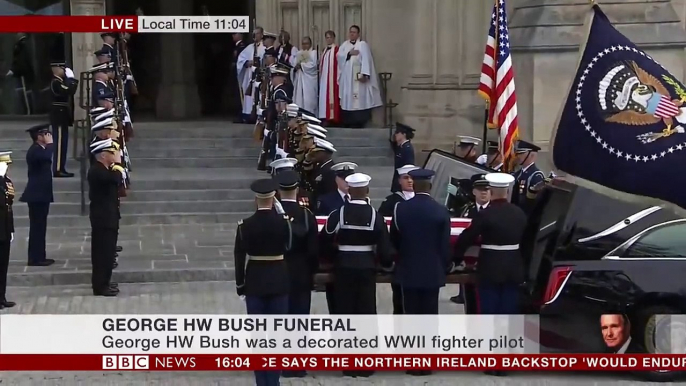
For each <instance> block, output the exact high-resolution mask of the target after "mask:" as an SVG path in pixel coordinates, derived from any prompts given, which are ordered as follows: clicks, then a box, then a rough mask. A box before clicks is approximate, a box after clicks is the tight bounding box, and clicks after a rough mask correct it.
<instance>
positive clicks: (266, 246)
mask: <svg viewBox="0 0 686 386" xmlns="http://www.w3.org/2000/svg"><path fill="white" fill-rule="evenodd" d="M277 188H278V183H277V182H276V181H274V180H273V179H262V180H257V181H255V182H253V183H252V185H251V186H250V189H251V190H252V191H253V192H255V198H256V201H257V211H256V212H255V213H254V214H253V215H252V216H250V217H248V218H246V219H244V220H241V221H239V222H238V229H237V230H236V242H235V244H234V261H235V267H236V292H237V293H238V295H239V296H245V305H246V308H247V312H248V315H285V314H288V293H289V291H290V276H289V274H288V266H287V263H286V260H285V258H284V255H285V254H286V253H287V252H288V251H289V250H290V249H291V242H292V232H291V221H290V219H289V217H288V215H281V214H278V213H276V212H275V211H274V210H273V209H272V208H273V206H274V196H276V190H277ZM280 376H281V373H280V372H279V371H255V381H256V384H257V385H259V386H262V385H264V386H272V385H279V378H280Z"/></svg>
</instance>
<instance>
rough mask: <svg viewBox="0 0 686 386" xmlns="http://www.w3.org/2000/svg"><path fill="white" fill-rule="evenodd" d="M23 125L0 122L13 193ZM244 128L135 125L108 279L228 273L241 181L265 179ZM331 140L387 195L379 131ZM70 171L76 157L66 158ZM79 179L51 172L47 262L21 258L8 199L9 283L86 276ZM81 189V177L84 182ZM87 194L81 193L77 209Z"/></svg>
mask: <svg viewBox="0 0 686 386" xmlns="http://www.w3.org/2000/svg"><path fill="white" fill-rule="evenodd" d="M23 126H26V127H28V126H29V125H21V129H17V127H19V126H18V125H14V126H13V124H9V125H3V126H2V127H0V138H3V143H2V144H0V147H3V146H4V147H3V148H2V149H0V150H4V149H10V150H14V151H15V154H14V159H15V163H14V164H13V165H12V168H11V169H10V174H9V175H10V177H11V178H12V180H13V181H14V183H15V186H16V190H17V193H18V194H17V195H18V196H20V195H21V193H22V192H23V190H24V187H25V185H26V179H27V177H26V165H25V162H23V158H24V157H25V153H26V150H27V149H28V147H29V145H30V140H29V139H28V138H27V137H26V135H25V133H24V132H23V130H24V129H25V127H23ZM251 134H252V127H251V126H248V125H234V124H230V123H224V122H173V123H167V122H152V123H143V124H139V125H136V137H135V138H134V139H133V140H132V141H131V142H130V144H129V145H130V146H129V152H130V155H131V157H132V159H133V172H132V185H131V190H130V191H129V194H128V196H127V197H125V198H123V199H122V208H121V211H122V218H121V221H120V230H119V239H118V244H119V245H121V246H123V247H124V251H123V253H121V256H120V259H119V267H118V268H117V270H116V271H115V272H114V279H113V280H115V281H119V282H148V281H189V280H230V279H232V278H233V244H234V240H235V231H236V227H237V222H238V221H239V220H240V219H243V218H245V217H248V216H250V215H251V214H252V212H253V211H254V207H255V204H254V198H253V193H252V192H251V191H250V189H249V187H250V184H251V183H252V182H253V181H254V180H255V179H258V178H268V175H267V174H266V173H264V172H259V171H257V170H256V166H257V165H256V163H257V154H258V151H259V146H258V144H257V143H256V142H255V141H254V140H253V139H252V138H251ZM328 139H329V140H330V141H331V142H332V143H333V144H334V146H335V147H337V148H338V149H339V152H338V153H337V154H335V157H334V159H335V161H336V162H342V161H352V162H355V163H357V164H358V165H360V171H362V172H364V173H367V174H369V175H370V176H371V177H372V182H371V192H370V195H371V197H372V200H373V205H374V206H375V207H378V205H379V204H380V202H381V201H382V200H383V198H384V197H385V196H386V195H388V193H389V192H388V191H389V187H390V182H391V176H392V175H393V167H392V165H393V158H392V153H391V150H390V146H389V145H388V131H387V130H382V129H362V130H360V129H338V128H331V129H329V135H328ZM68 167H69V168H70V170H71V171H72V172H77V171H78V163H77V162H75V161H71V160H70V161H69V165H68ZM81 184H82V182H81V179H80V177H79V176H78V175H77V176H76V177H75V178H69V179H55V180H54V191H55V202H54V203H53V204H52V205H51V208H50V216H49V218H48V238H47V242H48V248H47V251H48V257H49V258H53V259H55V260H57V263H56V264H55V265H53V266H51V267H26V266H25V261H26V250H27V238H28V229H27V227H28V225H29V221H28V208H27V206H26V205H25V204H24V203H21V202H17V203H16V205H15V226H16V229H17V230H16V234H15V242H14V243H13V245H12V256H11V264H10V279H9V281H10V283H11V284H12V285H19V284H21V285H31V284H87V283H89V282H90V269H91V268H90V267H91V265H90V248H91V245H90V220H89V218H88V216H81V215H80V214H81V204H80V203H81ZM85 189H86V193H87V189H88V187H87V185H86V186H85ZM87 207H88V201H86V209H87Z"/></svg>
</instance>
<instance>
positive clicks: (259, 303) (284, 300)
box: [245, 295, 288, 386]
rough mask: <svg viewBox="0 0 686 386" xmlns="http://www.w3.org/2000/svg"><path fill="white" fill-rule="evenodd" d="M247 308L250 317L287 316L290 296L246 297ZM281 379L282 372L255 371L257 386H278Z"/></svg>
mask: <svg viewBox="0 0 686 386" xmlns="http://www.w3.org/2000/svg"><path fill="white" fill-rule="evenodd" d="M245 306H246V308H247V311H248V315H286V314H287V313H288V295H272V296H246V297H245ZM280 377H281V372H280V371H255V385H256V386H278V385H280V382H279V378H280Z"/></svg>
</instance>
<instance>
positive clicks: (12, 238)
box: [10, 232, 14, 243]
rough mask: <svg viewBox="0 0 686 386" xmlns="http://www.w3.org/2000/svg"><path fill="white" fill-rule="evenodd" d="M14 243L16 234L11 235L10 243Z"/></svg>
mask: <svg viewBox="0 0 686 386" xmlns="http://www.w3.org/2000/svg"><path fill="white" fill-rule="evenodd" d="M13 241H14V232H12V233H11V234H10V243H11V242H13Z"/></svg>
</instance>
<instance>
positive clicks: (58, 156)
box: [50, 53, 79, 177]
mask: <svg viewBox="0 0 686 386" xmlns="http://www.w3.org/2000/svg"><path fill="white" fill-rule="evenodd" d="M62 55H64V53H62ZM50 66H51V67H52V81H51V82H50V91H52V104H51V107H50V125H51V126H52V136H53V138H54V141H55V151H54V152H53V163H52V169H53V175H54V176H55V177H74V173H69V172H67V169H66V164H67V155H68V147H69V126H71V125H72V124H73V123H74V115H73V110H72V109H73V106H72V104H73V101H72V97H73V96H74V94H75V93H76V89H77V87H78V85H79V81H78V80H76V79H74V73H73V71H71V70H70V69H67V68H66V64H65V63H64V61H63V60H59V59H58V60H53V61H52V63H50Z"/></svg>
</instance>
